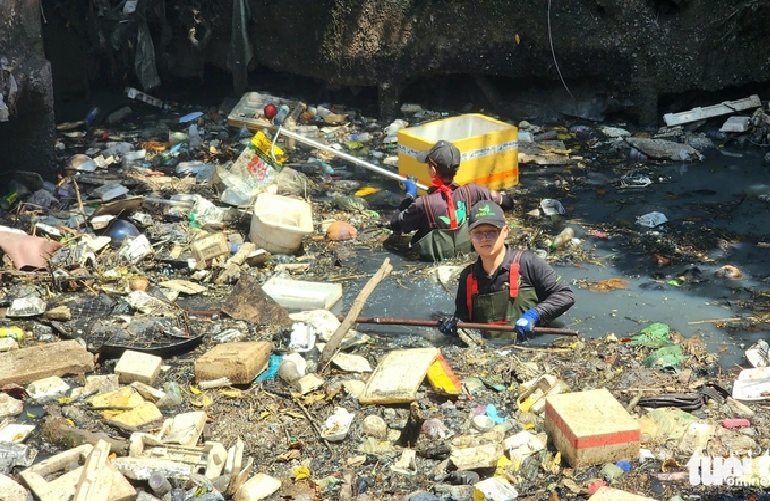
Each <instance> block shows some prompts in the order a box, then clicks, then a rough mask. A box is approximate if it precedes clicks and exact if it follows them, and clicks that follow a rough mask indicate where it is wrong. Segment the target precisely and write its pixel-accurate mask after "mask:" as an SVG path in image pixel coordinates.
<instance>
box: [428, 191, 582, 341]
mask: <svg viewBox="0 0 770 501" xmlns="http://www.w3.org/2000/svg"><path fill="white" fill-rule="evenodd" d="M468 230H469V234H470V239H471V242H472V243H473V248H474V249H475V250H476V252H477V253H478V255H479V257H478V259H477V260H476V262H475V263H473V264H471V265H470V266H468V267H467V268H465V270H463V272H462V273H461V274H460V284H459V287H458V289H457V296H456V299H455V313H454V316H453V317H452V318H451V319H446V320H443V321H442V322H440V323H439V330H440V331H441V332H443V333H444V334H448V335H454V334H456V333H457V322H458V321H459V322H477V323H499V324H506V323H510V324H512V325H515V326H516V331H517V333H518V335H519V336H518V337H519V339H520V340H524V339H526V338H527V336H528V335H530V334H531V333H532V332H533V329H534V327H535V325H536V324H537V323H538V322H548V321H550V320H553V319H554V318H556V317H558V316H560V315H562V314H563V313H564V312H566V311H567V310H568V309H570V308H571V307H572V305H574V304H575V296H574V294H573V292H572V289H570V287H569V284H567V283H566V282H564V281H563V280H561V279H560V277H558V276H557V275H556V272H555V271H554V269H553V268H551V266H550V265H548V263H546V262H545V261H544V260H543V259H542V258H541V257H539V256H538V255H536V254H534V253H532V252H530V251H521V250H517V249H514V248H512V247H509V246H508V245H506V244H505V238H506V237H507V236H508V231H509V230H508V225H507V224H506V222H505V218H504V216H503V211H502V209H500V207H499V206H498V205H497V204H495V203H490V202H488V201H482V202H479V203H477V204H476V205H474V206H473V207H472V208H471V212H470V217H469V224H468ZM514 334H515V333H514ZM489 335H490V336H495V337H508V336H511V333H507V332H494V333H490V334H489Z"/></svg>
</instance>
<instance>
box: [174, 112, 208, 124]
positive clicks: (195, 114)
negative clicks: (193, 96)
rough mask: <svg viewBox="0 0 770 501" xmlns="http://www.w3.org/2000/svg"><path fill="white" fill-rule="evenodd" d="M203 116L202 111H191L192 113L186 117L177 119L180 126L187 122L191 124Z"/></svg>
mask: <svg viewBox="0 0 770 501" xmlns="http://www.w3.org/2000/svg"><path fill="white" fill-rule="evenodd" d="M202 116H203V112H202V111H193V112H192V113H188V114H187V115H185V116H183V117H182V118H180V119H179V123H180V124H186V123H187V122H192V121H193V120H195V119H196V118H200V117H202Z"/></svg>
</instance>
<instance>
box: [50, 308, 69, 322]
mask: <svg viewBox="0 0 770 501" xmlns="http://www.w3.org/2000/svg"><path fill="white" fill-rule="evenodd" d="M45 316H46V317H47V318H48V320H58V321H59V322H67V321H69V319H70V318H72V312H71V311H70V309H69V307H67V306H64V305H62V306H57V307H56V308H51V309H50V310H48V311H46V312H45Z"/></svg>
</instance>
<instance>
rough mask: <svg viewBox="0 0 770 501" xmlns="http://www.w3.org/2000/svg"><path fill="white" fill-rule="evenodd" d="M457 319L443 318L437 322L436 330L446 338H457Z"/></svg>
mask: <svg viewBox="0 0 770 501" xmlns="http://www.w3.org/2000/svg"><path fill="white" fill-rule="evenodd" d="M458 320H459V319H458V318H457V317H451V318H449V317H444V318H442V319H441V320H439V321H438V325H437V327H438V330H439V332H441V333H442V334H444V335H446V336H457V322H458Z"/></svg>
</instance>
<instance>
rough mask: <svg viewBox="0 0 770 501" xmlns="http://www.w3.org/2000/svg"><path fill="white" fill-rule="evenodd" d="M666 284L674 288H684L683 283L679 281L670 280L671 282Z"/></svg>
mask: <svg viewBox="0 0 770 501" xmlns="http://www.w3.org/2000/svg"><path fill="white" fill-rule="evenodd" d="M666 283H667V284H668V285H670V286H672V287H681V286H682V282H681V281H679V280H669V281H668V282H666Z"/></svg>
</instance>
